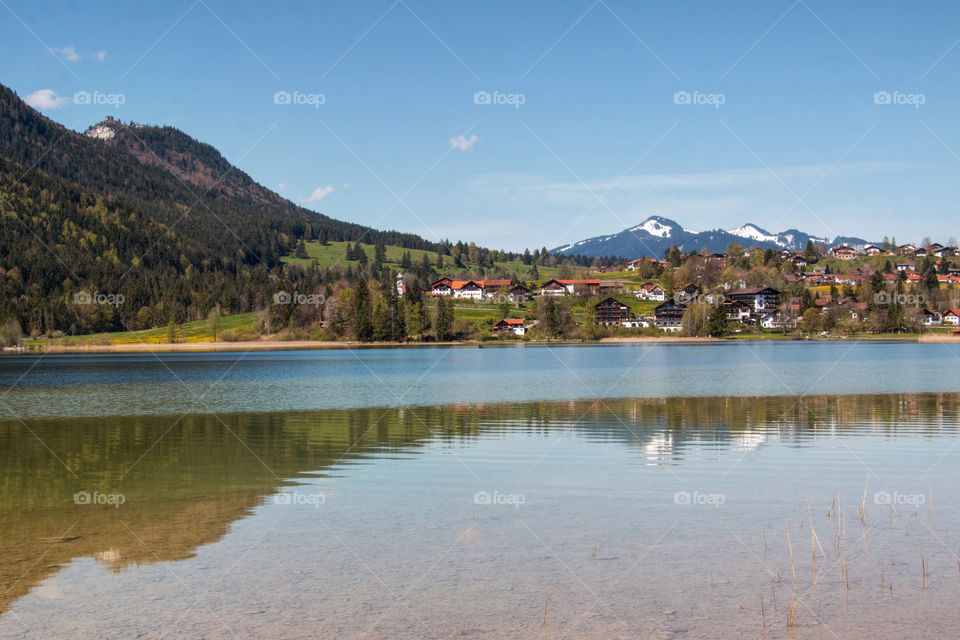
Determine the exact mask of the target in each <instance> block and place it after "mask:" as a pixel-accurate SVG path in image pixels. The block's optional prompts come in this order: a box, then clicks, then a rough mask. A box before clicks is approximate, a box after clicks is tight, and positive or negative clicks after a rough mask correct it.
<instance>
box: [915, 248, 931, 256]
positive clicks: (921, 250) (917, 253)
mask: <svg viewBox="0 0 960 640" xmlns="http://www.w3.org/2000/svg"><path fill="white" fill-rule="evenodd" d="M913 255H915V256H916V257H918V258H926V257H927V255H928V252H927V250H926V249H924V248H923V247H920V248H919V249H917V250H916V251H914V252H913Z"/></svg>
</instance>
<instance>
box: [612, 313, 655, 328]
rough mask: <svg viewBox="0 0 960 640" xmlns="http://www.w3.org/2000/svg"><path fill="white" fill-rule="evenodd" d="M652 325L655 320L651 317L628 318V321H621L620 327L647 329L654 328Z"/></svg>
mask: <svg viewBox="0 0 960 640" xmlns="http://www.w3.org/2000/svg"><path fill="white" fill-rule="evenodd" d="M652 324H653V318H651V317H649V316H643V317H637V318H627V319H626V320H621V321H620V326H621V327H623V328H624V329H645V328H647V327H649V326H652Z"/></svg>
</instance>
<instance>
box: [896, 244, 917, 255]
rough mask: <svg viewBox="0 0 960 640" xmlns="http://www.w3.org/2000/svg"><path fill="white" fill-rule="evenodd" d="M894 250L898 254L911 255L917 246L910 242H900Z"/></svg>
mask: <svg viewBox="0 0 960 640" xmlns="http://www.w3.org/2000/svg"><path fill="white" fill-rule="evenodd" d="M895 251H896V254H897V255H898V256H912V255H913V254H914V253H916V252H917V248H916V247H915V246H913V245H912V244H902V245H900V246H899V247H897V248H896V250H895Z"/></svg>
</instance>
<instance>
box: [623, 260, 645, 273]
mask: <svg viewBox="0 0 960 640" xmlns="http://www.w3.org/2000/svg"><path fill="white" fill-rule="evenodd" d="M641 262H643V258H637V259H636V260H631V261H630V262H628V263H627V271H636V270H637V269H639V268H640V263H641Z"/></svg>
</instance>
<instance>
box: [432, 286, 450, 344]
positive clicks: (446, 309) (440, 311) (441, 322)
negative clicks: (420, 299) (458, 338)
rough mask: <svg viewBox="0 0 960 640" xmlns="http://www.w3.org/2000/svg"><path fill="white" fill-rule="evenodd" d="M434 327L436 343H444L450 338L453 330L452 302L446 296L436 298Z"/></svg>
mask: <svg viewBox="0 0 960 640" xmlns="http://www.w3.org/2000/svg"><path fill="white" fill-rule="evenodd" d="M436 314H437V315H436V320H435V321H434V327H436V333H437V341H439V342H444V341H445V340H447V339H449V338H450V332H451V330H452V329H453V300H450V299H449V298H448V296H438V297H437V312H436Z"/></svg>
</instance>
